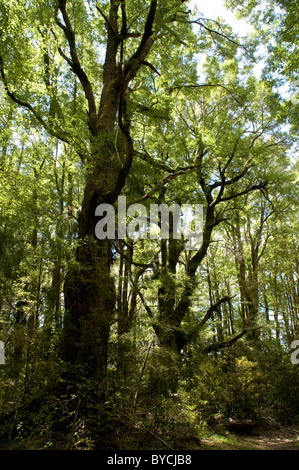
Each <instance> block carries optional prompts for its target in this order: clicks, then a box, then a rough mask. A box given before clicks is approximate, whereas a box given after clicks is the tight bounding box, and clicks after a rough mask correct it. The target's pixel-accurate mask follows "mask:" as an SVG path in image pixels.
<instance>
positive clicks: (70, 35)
mask: <svg viewBox="0 0 299 470" xmlns="http://www.w3.org/2000/svg"><path fill="white" fill-rule="evenodd" d="M58 10H60V11H61V14H62V17H63V21H64V23H65V24H63V23H61V21H60V20H59V19H58V16H56V23H57V25H58V26H59V27H60V28H61V29H62V30H63V32H64V34H65V36H66V39H67V41H68V45H69V49H70V54H71V60H70V59H68V58H67V56H66V55H65V54H63V53H62V51H61V50H60V51H59V53H60V55H61V56H62V57H63V58H64V59H65V60H66V62H67V63H68V64H69V65H70V67H71V68H72V70H73V72H74V74H75V75H76V76H77V77H78V79H79V80H80V83H81V85H82V87H83V90H84V93H85V96H86V99H87V102H88V108H89V115H90V117H92V116H93V115H95V114H96V103H95V98H94V93H93V90H92V86H91V83H90V81H89V79H88V77H87V74H86V73H85V71H84V70H83V68H82V66H81V63H80V60H79V58H78V54H77V49H76V39H75V32H74V30H73V28H72V25H71V22H70V19H69V16H68V13H67V11H66V0H59V1H58V9H57V15H58Z"/></svg>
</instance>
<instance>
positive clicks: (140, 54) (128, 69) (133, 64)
mask: <svg viewBox="0 0 299 470" xmlns="http://www.w3.org/2000/svg"><path fill="white" fill-rule="evenodd" d="M156 10H157V0H151V4H150V9H149V13H148V16H147V19H146V23H145V27H144V32H143V35H142V38H141V41H140V44H139V46H138V48H137V50H136V52H135V53H134V54H133V55H132V56H131V58H130V59H129V60H128V62H127V63H126V65H125V69H124V76H125V78H126V80H127V82H129V81H131V80H132V79H133V78H134V77H135V75H136V73H137V72H138V70H139V69H140V67H141V65H142V64H143V62H144V60H145V58H146V56H147V54H148V53H149V51H150V48H151V46H152V44H153V42H154V38H153V34H154V31H153V25H154V21H155V17H156Z"/></svg>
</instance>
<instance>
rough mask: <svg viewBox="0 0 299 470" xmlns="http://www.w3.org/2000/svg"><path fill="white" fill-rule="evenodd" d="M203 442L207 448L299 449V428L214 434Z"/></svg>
mask: <svg viewBox="0 0 299 470" xmlns="http://www.w3.org/2000/svg"><path fill="white" fill-rule="evenodd" d="M201 443H202V445H203V447H204V448H205V449H206V450H299V430H297V429H289V428H288V429H283V430H279V431H269V432H263V433H262V434H261V435H259V436H237V435H232V434H229V435H227V436H225V437H223V436H221V437H220V436H213V437H212V438H210V439H203V440H202V441H201Z"/></svg>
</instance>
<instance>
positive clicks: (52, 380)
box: [0, 342, 299, 450]
mask: <svg viewBox="0 0 299 470" xmlns="http://www.w3.org/2000/svg"><path fill="white" fill-rule="evenodd" d="M270 346H271V348H270V347H269V345H268V347H266V346H265V347H264V348H259V350H254V349H253V348H252V347H250V346H248V344H247V345H246V343H245V342H244V343H242V344H239V345H236V346H235V347H234V348H231V349H229V350H226V351H225V352H223V353H222V354H221V355H214V356H212V355H211V356H202V355H198V356H196V354H193V357H192V362H190V361H187V360H185V361H183V362H182V363H181V365H180V378H179V381H178V385H177V390H176V392H169V393H168V394H165V395H159V394H155V393H153V390H152V388H151V383H150V380H151V367H152V365H151V363H150V361H149V364H148V367H147V370H146V371H145V372H144V375H143V377H142V380H141V385H140V386H138V394H137V393H136V392H137V389H136V384H137V383H139V382H138V380H139V378H140V377H138V375H137V370H135V374H134V373H133V372H132V373H131V374H130V375H129V376H126V377H124V376H123V374H121V373H120V372H117V371H116V370H111V371H110V373H109V375H108V382H107V386H106V389H105V394H104V396H103V395H102V397H101V399H99V398H98V393H97V385H96V384H95V383H94V382H93V381H92V380H90V379H89V378H88V377H87V376H86V375H85V374H84V371H83V370H82V371H80V372H81V374H80V377H81V379H80V381H79V382H78V374H77V381H76V383H75V382H74V381H73V380H72V379H70V375H68V378H66V377H67V376H66V368H65V365H63V364H62V363H59V364H58V363H55V362H51V361H48V362H47V364H46V363H45V364H44V365H43V367H42V365H41V366H40V367H39V368H38V369H36V371H35V374H33V376H32V377H31V381H30V383H31V384H34V385H33V386H32V385H31V387H30V388H28V387H24V377H23V376H22V374H20V375H19V376H18V378H15V377H12V376H11V377H9V374H8V373H7V372H8V371H7V369H5V368H3V367H2V370H1V379H2V380H1V381H2V386H1V410H2V412H1V418H0V447H1V449H27V450H32V449H38V450H42V449H44V450H46V449H47V450H48V449H62V450H67V449H69V450H74V449H78V450H80V449H82V450H83V449H84V450H92V449H97V450H104V449H105V450H106V449H107V450H117V449H118V450H145V449H150V450H156V449H157V450H158V449H189V450H191V449H200V448H201V440H202V439H204V438H206V437H207V436H210V435H212V434H213V433H217V434H220V435H226V434H227V432H228V426H227V424H228V418H230V417H232V418H238V419H247V420H248V419H250V420H252V422H253V424H254V431H255V432H260V431H261V430H263V429H269V427H271V428H279V427H281V426H296V425H298V422H299V409H298V395H299V370H298V367H296V366H294V365H293V364H291V362H290V360H289V357H288V356H285V355H284V354H283V353H282V352H281V350H280V349H276V350H275V348H274V347H273V344H271V345H270ZM132 369H133V368H132ZM77 372H78V371H77ZM163 373H165V371H164V372H163Z"/></svg>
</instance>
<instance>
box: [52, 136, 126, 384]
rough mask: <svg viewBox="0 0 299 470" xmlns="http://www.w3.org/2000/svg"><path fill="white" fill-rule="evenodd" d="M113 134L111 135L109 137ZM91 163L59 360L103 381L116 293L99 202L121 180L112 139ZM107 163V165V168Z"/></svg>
mask: <svg viewBox="0 0 299 470" xmlns="http://www.w3.org/2000/svg"><path fill="white" fill-rule="evenodd" d="M109 135H111V137H110V138H109ZM96 141H97V142H98V148H97V151H96V152H95V153H94V154H93V156H92V157H93V158H91V162H90V164H89V173H88V176H87V180H86V186H85V192H84V198H83V203H82V210H81V213H80V217H79V240H78V245H77V249H76V260H75V263H74V264H73V265H72V266H70V268H69V271H68V273H67V276H66V280H65V286H64V295H65V322H64V335H63V344H62V352H61V357H62V359H63V360H65V361H66V362H70V363H72V364H80V365H83V366H84V367H85V368H86V371H87V372H88V373H89V374H90V376H92V377H97V379H98V380H99V382H101V381H103V380H104V379H105V376H106V367H107V354H108V340H109V331H110V324H111V319H112V315H113V311H114V306H115V300H116V294H115V290H114V282H113V279H112V277H111V273H110V268H111V259H112V257H111V243H112V241H111V240H108V239H105V240H98V239H97V238H96V236H95V226H96V223H97V219H96V216H95V210H96V207H97V206H98V204H102V203H107V202H113V201H109V198H108V196H107V195H108V194H109V189H111V187H113V185H114V184H115V181H116V178H117V168H116V165H115V150H114V147H113V145H114V144H113V136H112V132H111V134H110V133H109V132H104V133H103V135H102V139H101V140H100V139H96ZM104 161H105V162H106V163H105V164H104Z"/></svg>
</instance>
